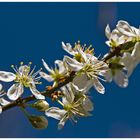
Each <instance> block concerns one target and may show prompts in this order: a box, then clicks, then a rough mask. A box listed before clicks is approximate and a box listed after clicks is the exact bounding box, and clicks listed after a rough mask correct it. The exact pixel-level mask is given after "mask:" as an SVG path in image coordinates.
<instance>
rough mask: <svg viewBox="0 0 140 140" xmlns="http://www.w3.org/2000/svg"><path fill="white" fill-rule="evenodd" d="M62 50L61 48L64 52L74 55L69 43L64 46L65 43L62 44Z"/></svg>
mask: <svg viewBox="0 0 140 140" xmlns="http://www.w3.org/2000/svg"><path fill="white" fill-rule="evenodd" d="M62 48H63V49H64V50H65V51H66V52H68V53H69V54H71V55H74V54H75V52H74V51H73V49H72V46H71V45H70V43H66V45H65V43H64V42H62Z"/></svg>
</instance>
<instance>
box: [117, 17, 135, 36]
mask: <svg viewBox="0 0 140 140" xmlns="http://www.w3.org/2000/svg"><path fill="white" fill-rule="evenodd" d="M116 27H117V29H118V30H119V31H120V32H121V33H122V34H124V35H126V36H130V37H135V36H136V34H135V33H134V32H133V29H132V28H131V26H130V25H129V24H128V22H126V21H123V20H120V21H119V22H118V24H117V25H116Z"/></svg>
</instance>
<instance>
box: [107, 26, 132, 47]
mask: <svg viewBox="0 0 140 140" xmlns="http://www.w3.org/2000/svg"><path fill="white" fill-rule="evenodd" d="M105 34H106V37H107V38H108V39H109V40H108V41H106V44H107V45H108V46H110V47H117V46H119V45H120V44H123V43H125V42H128V41H130V38H128V37H127V36H126V35H124V34H122V33H121V32H120V31H119V30H117V29H114V30H113V31H112V32H111V30H110V27H109V25H107V26H106V28H105Z"/></svg>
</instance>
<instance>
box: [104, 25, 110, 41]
mask: <svg viewBox="0 0 140 140" xmlns="http://www.w3.org/2000/svg"><path fill="white" fill-rule="evenodd" d="M105 35H106V37H107V38H108V39H109V38H110V36H111V31H110V27H109V24H107V26H106V28H105Z"/></svg>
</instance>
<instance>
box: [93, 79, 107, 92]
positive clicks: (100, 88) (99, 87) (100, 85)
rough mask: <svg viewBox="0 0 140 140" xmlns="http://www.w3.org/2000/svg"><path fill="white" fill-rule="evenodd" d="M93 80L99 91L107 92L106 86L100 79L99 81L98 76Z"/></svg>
mask: <svg viewBox="0 0 140 140" xmlns="http://www.w3.org/2000/svg"><path fill="white" fill-rule="evenodd" d="M92 81H93V84H94V87H95V89H96V90H97V91H98V92H99V93H101V94H104V93H105V88H104V86H103V85H102V84H101V83H100V81H99V80H98V79H97V78H94V79H93V80H92Z"/></svg>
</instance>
